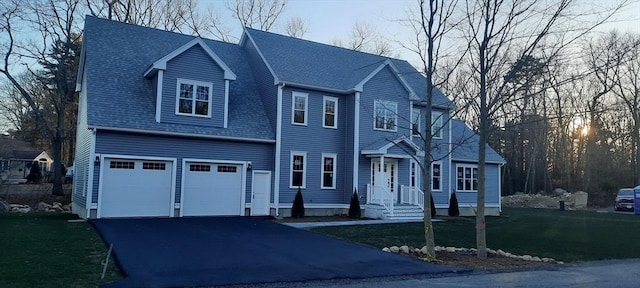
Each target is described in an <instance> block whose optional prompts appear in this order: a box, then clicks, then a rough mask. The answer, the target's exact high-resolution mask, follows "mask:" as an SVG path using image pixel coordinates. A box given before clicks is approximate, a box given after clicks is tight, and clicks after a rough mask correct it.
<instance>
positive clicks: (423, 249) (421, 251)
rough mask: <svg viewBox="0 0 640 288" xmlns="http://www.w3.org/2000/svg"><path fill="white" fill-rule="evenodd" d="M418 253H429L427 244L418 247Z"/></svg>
mask: <svg viewBox="0 0 640 288" xmlns="http://www.w3.org/2000/svg"><path fill="white" fill-rule="evenodd" d="M420 253H422V254H424V255H427V254H429V250H428V249H427V246H424V247H422V248H421V249H420Z"/></svg>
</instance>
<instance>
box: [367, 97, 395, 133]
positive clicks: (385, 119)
mask: <svg viewBox="0 0 640 288" xmlns="http://www.w3.org/2000/svg"><path fill="white" fill-rule="evenodd" d="M373 115H374V120H373V122H374V124H373V125H374V126H373V127H374V129H376V130H386V131H396V122H397V117H398V104H397V103H395V102H390V101H382V100H376V101H375V103H374V107H373Z"/></svg>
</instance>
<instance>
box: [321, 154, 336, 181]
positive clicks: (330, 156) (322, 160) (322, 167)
mask: <svg viewBox="0 0 640 288" xmlns="http://www.w3.org/2000/svg"><path fill="white" fill-rule="evenodd" d="M324 158H331V159H333V171H331V173H333V178H332V181H333V183H331V187H324V186H323V185H324V173H325V172H327V171H324ZM320 159H321V161H320V189H322V190H335V189H336V182H337V180H336V178H338V173H337V171H338V154H336V153H322V156H321V158H320Z"/></svg>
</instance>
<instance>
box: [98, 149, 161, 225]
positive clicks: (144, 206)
mask: <svg viewBox="0 0 640 288" xmlns="http://www.w3.org/2000/svg"><path fill="white" fill-rule="evenodd" d="M105 162H106V167H104V170H103V173H104V175H103V179H102V191H101V193H102V194H101V198H102V199H101V201H100V202H101V203H100V204H101V205H100V217H144V216H147V217H153V216H170V213H171V209H172V207H171V187H172V186H173V181H172V179H173V177H172V173H173V169H172V163H171V162H167V161H149V160H132V159H110V158H107V159H105Z"/></svg>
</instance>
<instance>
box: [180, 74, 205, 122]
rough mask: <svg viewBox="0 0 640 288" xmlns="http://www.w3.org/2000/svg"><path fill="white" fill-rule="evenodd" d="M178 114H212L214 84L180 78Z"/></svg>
mask: <svg viewBox="0 0 640 288" xmlns="http://www.w3.org/2000/svg"><path fill="white" fill-rule="evenodd" d="M177 90H178V91H177V94H178V97H177V103H176V106H177V107H176V114H180V115H192V116H204V117H210V116H211V92H212V91H213V84H211V83H208V82H200V81H192V80H185V79H178V85H177Z"/></svg>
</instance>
